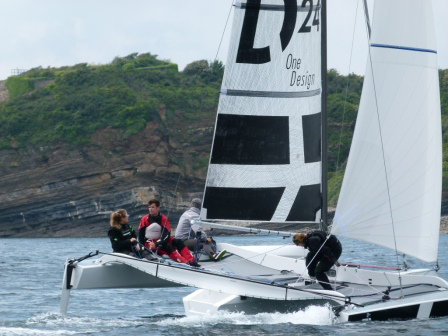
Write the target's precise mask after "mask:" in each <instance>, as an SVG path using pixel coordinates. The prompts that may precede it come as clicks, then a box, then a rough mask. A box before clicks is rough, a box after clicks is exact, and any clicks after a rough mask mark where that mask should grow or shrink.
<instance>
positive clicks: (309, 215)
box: [286, 184, 322, 222]
mask: <svg viewBox="0 0 448 336" xmlns="http://www.w3.org/2000/svg"><path fill="white" fill-rule="evenodd" d="M321 209H322V194H321V192H320V184H312V185H304V186H301V187H300V189H299V192H298V193H297V197H296V199H295V200H294V203H293V205H292V207H291V211H290V212H289V215H288V217H287V218H286V220H287V221H294V222H308V221H315V220H316V213H317V212H318V211H319V210H321Z"/></svg>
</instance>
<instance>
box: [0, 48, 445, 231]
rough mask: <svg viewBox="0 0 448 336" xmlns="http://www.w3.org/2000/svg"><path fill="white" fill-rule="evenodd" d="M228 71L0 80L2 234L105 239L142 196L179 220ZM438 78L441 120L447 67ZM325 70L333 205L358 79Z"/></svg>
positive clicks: (105, 71)
mask: <svg viewBox="0 0 448 336" xmlns="http://www.w3.org/2000/svg"><path fill="white" fill-rule="evenodd" d="M223 70H224V69H223V65H222V63H221V62H219V61H215V62H212V63H209V62H207V61H197V62H193V63H191V64H189V65H188V66H187V67H186V68H185V69H184V71H182V72H179V71H178V68H177V65H176V64H172V63H171V62H169V61H164V60H159V59H158V58H157V56H156V55H151V54H150V53H146V54H131V55H128V56H126V57H116V58H115V59H114V60H113V61H112V62H111V63H110V64H107V65H100V66H90V65H87V64H78V65H75V66H72V67H63V68H47V69H42V68H36V69H31V70H30V71H28V72H26V73H24V74H22V75H20V76H15V77H10V78H8V79H7V81H6V82H4V83H0V101H2V102H1V103H0V154H1V155H0V190H1V191H0V221H1V223H2V225H1V226H0V237H6V236H9V237H11V236H15V237H20V236H41V237H46V236H78V237H80V236H95V235H100V236H102V235H104V232H105V230H106V228H107V221H108V214H109V213H110V211H111V210H112V209H117V208H126V209H127V210H128V211H129V212H130V213H131V214H132V217H131V222H132V223H133V224H134V225H135V224H136V223H137V222H138V218H139V216H141V215H142V214H143V213H146V206H145V202H146V201H147V199H148V198H149V197H157V198H160V199H161V200H162V202H163V209H164V212H165V213H167V212H168V213H169V214H170V217H171V218H172V219H173V222H174V223H175V222H176V221H177V217H178V216H179V214H180V213H181V212H182V211H183V210H184V209H185V208H186V207H187V205H188V200H189V199H190V198H191V197H192V196H196V195H200V194H201V193H202V191H203V185H204V181H205V174H206V169H207V164H208V157H209V153H210V146H211V141H212V135H213V127H214V121H215V117H216V109H217V105H218V97H219V89H220V85H221V79H222V75H223ZM440 77H441V91H442V108H443V124H445V121H446V120H447V119H446V118H447V116H448V70H444V71H441V72H440ZM328 78H329V83H328V87H329V96H328V111H329V120H328V123H329V132H330V133H329V170H330V171H329V173H328V174H329V178H330V180H329V202H330V205H335V204H336V201H337V195H338V192H339V187H340V183H341V181H342V175H343V169H344V165H345V161H346V159H347V155H348V152H349V148H350V140H351V136H352V132H353V129H354V124H355V118H356V113H357V109H358V105H359V99H360V93H361V88H362V77H360V76H356V75H350V76H342V75H340V74H338V73H337V72H336V71H335V70H330V71H329V73H328ZM447 140H448V139H446V135H445V133H444V142H446V143H448V141H447ZM446 148H447V147H446V145H445V144H444V154H445V157H444V169H448V162H446V161H448V160H447V158H446V154H447V153H446V152H447V149H446ZM447 176H448V175H446V172H445V170H444V195H446V192H447V191H448V183H447V181H448V179H447ZM445 198H446V197H445Z"/></svg>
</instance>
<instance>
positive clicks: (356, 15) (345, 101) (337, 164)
mask: <svg viewBox="0 0 448 336" xmlns="http://www.w3.org/2000/svg"><path fill="white" fill-rule="evenodd" d="M358 6H359V0H358V2H357V4H356V14H355V24H354V26H353V35H352V47H351V49H350V61H349V63H348V76H349V77H350V69H351V66H352V57H353V45H354V42H355V31H356V22H357V19H358ZM349 85H350V79H349V78H347V85H346V87H345V97H344V110H343V112H342V123H341V131H340V133H339V144H340V143H341V141H342V131H343V129H344V120H345V111H346V107H347V96H348V89H349ZM340 153H341V146H338V156H337V159H336V170H337V169H338V168H339V157H340Z"/></svg>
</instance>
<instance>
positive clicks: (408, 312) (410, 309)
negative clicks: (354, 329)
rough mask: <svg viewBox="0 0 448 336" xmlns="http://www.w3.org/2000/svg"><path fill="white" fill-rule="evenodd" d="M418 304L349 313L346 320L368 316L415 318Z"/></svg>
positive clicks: (374, 318) (381, 318) (351, 320)
mask: <svg viewBox="0 0 448 336" xmlns="http://www.w3.org/2000/svg"><path fill="white" fill-rule="evenodd" d="M419 308H420V305H418V304H417V305H413V306H407V307H400V308H392V309H384V310H378V311H374V312H371V313H362V314H355V315H350V316H349V317H348V320H349V321H350V322H354V321H361V320H363V319H366V318H369V319H370V320H371V321H387V320H389V319H415V318H417V314H418V309H419Z"/></svg>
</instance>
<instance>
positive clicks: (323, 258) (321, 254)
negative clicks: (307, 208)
mask: <svg viewBox="0 0 448 336" xmlns="http://www.w3.org/2000/svg"><path fill="white" fill-rule="evenodd" d="M292 241H293V242H294V244H295V245H297V246H302V247H304V248H306V249H308V250H309V252H308V254H307V256H306V260H305V262H306V267H307V268H308V274H309V275H310V276H311V277H316V279H317V281H318V282H319V284H320V285H321V286H322V287H323V288H324V289H326V290H333V288H332V287H331V285H330V280H329V279H328V277H327V275H326V274H325V272H327V271H328V270H329V269H330V268H331V267H332V266H333V265H334V264H335V263H336V262H337V261H338V259H339V257H340V256H341V253H342V245H341V243H340V242H339V239H338V238H336V236H335V235H330V236H329V237H328V238H327V233H326V232H324V231H318V230H316V231H312V232H310V233H308V234H304V233H298V234H295V235H294V237H293V238H292Z"/></svg>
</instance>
